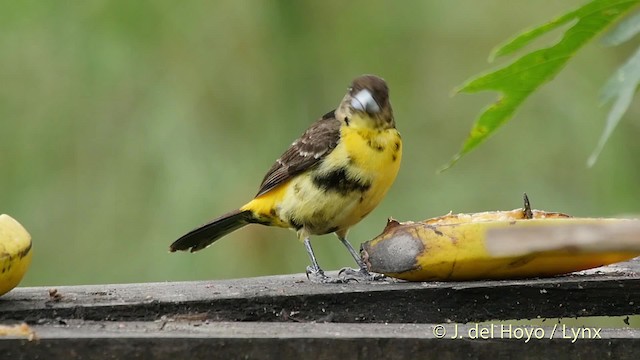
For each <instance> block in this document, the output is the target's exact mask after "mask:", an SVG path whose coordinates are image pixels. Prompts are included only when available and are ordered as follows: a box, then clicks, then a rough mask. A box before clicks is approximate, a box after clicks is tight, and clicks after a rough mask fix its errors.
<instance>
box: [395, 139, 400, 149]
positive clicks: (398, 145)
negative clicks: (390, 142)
mask: <svg viewBox="0 0 640 360" xmlns="http://www.w3.org/2000/svg"><path fill="white" fill-rule="evenodd" d="M394 145H395V146H396V151H398V150H400V141H396V143H395V144H394Z"/></svg>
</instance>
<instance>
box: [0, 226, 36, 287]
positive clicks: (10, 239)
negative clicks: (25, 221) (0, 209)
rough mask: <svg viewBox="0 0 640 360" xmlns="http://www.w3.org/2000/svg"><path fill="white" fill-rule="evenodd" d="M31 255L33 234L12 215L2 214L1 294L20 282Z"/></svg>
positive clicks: (0, 249) (0, 243)
mask: <svg viewBox="0 0 640 360" xmlns="http://www.w3.org/2000/svg"><path fill="white" fill-rule="evenodd" d="M31 255H32V251H31V235H29V233H28V232H27V230H25V228H24V227H22V225H20V223H19V222H17V221H16V220H14V219H13V218H12V217H11V216H9V215H5V214H3V215H0V295H3V294H5V293H8V292H9V291H10V290H11V289H13V288H14V287H16V286H17V285H18V284H19V283H20V280H22V277H23V276H24V274H25V273H26V272H27V269H28V268H29V265H30V264H31Z"/></svg>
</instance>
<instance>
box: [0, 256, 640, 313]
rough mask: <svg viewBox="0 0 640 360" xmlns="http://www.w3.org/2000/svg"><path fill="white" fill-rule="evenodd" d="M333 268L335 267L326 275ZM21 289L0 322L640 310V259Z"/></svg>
mask: <svg viewBox="0 0 640 360" xmlns="http://www.w3.org/2000/svg"><path fill="white" fill-rule="evenodd" d="M333 275H334V276H335V274H333ZM57 294H58V297H55V296H54V297H52V296H50V294H49V288H48V287H34V288H19V289H15V290H14V291H12V292H10V293H9V294H7V295H5V296H3V297H0V321H2V320H5V321H6V320H21V321H28V322H29V323H36V324H37V323H47V322H52V321H53V322H55V321H56V319H59V318H62V319H83V320H96V321H99V320H111V321H152V320H157V319H160V318H162V317H163V316H165V317H175V316H176V315H185V314H192V315H193V314H195V316H199V317H201V318H202V319H210V320H213V321H267V322H272V321H318V322H343V323H358V322H362V323H368V322H371V323H442V322H458V323H466V322H472V321H486V320H493V319H528V318H538V317H542V318H552V317H578V316H601V315H610V316H614V315H630V314H640V261H638V260H637V259H636V260H634V261H631V262H627V263H623V264H619V265H617V266H609V267H606V268H600V269H599V270H597V271H591V272H588V273H581V274H572V275H568V276H562V277H556V278H547V279H531V280H515V281H513V280H510V281H475V282H457V283H443V282H425V283H406V282H392V283H387V282H383V283H349V284H312V283H309V282H308V281H307V280H306V278H305V277H304V275H302V274H297V275H282V276H269V277H259V278H250V279H235V280H219V281H200V282H174V283H147V284H122V285H90V286H61V287H57Z"/></svg>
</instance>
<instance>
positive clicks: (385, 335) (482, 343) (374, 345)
mask: <svg viewBox="0 0 640 360" xmlns="http://www.w3.org/2000/svg"><path fill="white" fill-rule="evenodd" d="M436 326H437V325H434V324H334V323H261V322H258V323H230V322H219V323H218V322H208V323H207V322H203V321H199V320H195V321H175V322H166V321H156V322H126V323H122V322H98V323H92V322H82V321H78V322H74V321H70V322H68V323H66V324H64V325H60V324H59V325H53V324H49V325H44V326H34V327H33V328H34V330H35V331H36V333H37V335H38V338H39V340H34V341H28V340H25V339H19V338H11V339H3V340H0V354H2V355H3V357H2V358H6V359H31V358H44V359H58V358H59V359H78V358H91V359H114V358H148V357H153V358H155V359H172V360H173V359H176V358H178V359H187V358H203V359H208V358H212V357H214V358H224V359H227V358H229V359H231V358H240V357H242V358H249V359H251V358H260V359H301V358H308V357H309V356H311V357H312V358H314V359H336V358H357V359H377V358H386V359H406V358H416V357H418V358H425V359H459V358H461V357H465V355H466V356H468V355H470V354H473V357H474V358H485V357H492V358H495V357H496V356H500V354H503V355H513V354H515V353H517V354H518V358H519V359H520V358H521V359H533V358H536V359H538V358H551V357H552V356H554V355H555V354H556V353H558V352H560V351H562V352H563V353H565V354H567V355H568V357H567V358H577V359H580V358H585V359H586V358H590V359H591V358H597V359H635V357H636V356H637V354H638V352H639V351H640V341H637V339H638V338H640V330H638V329H601V330H600V331H599V332H598V333H597V336H596V335H595V334H596V333H595V332H591V333H589V334H588V336H584V335H583V336H581V337H580V336H579V337H577V338H576V339H575V340H574V337H575V336H573V335H570V334H568V333H567V331H566V330H565V333H563V332H562V330H561V329H560V328H558V329H556V330H555V332H552V331H553V328H552V326H546V327H545V328H540V329H542V330H536V331H537V333H538V334H537V335H535V336H533V335H532V336H531V337H530V338H529V339H527V337H526V336H525V335H522V334H525V331H524V329H523V331H522V332H518V331H517V330H515V329H516V328H515V327H512V328H509V331H505V330H499V329H497V325H495V326H496V330H495V332H494V334H493V336H489V335H488V333H487V334H486V335H485V336H484V337H483V338H474V337H475V336H476V335H473V334H474V333H473V329H474V327H476V325H459V328H458V335H459V336H462V337H463V338H462V339H460V338H456V339H452V338H451V336H452V335H451V334H452V332H453V330H454V328H453V326H454V325H453V324H448V325H447V326H448V329H449V331H450V334H449V335H448V336H445V337H444V338H441V339H439V338H436V336H435V335H434V328H435V327H436ZM480 326H484V327H485V328H486V327H487V326H489V325H487V324H481V325H480ZM476 329H477V328H476ZM529 329H536V328H529ZM572 329H573V330H574V332H576V333H577V332H579V328H572ZM514 330H515V331H514ZM531 332H533V331H531ZM469 334H471V338H469ZM475 334H478V331H477V330H476V332H475ZM519 334H520V335H519ZM583 334H586V333H584V332H583ZM541 335H542V336H541ZM536 337H541V338H539V339H538V338H536ZM417 355H418V356H417Z"/></svg>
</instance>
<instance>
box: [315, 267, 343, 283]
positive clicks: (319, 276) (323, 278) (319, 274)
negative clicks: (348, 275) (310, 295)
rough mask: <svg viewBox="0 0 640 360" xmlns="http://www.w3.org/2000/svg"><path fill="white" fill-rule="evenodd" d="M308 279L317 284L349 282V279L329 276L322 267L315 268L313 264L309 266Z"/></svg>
mask: <svg viewBox="0 0 640 360" xmlns="http://www.w3.org/2000/svg"><path fill="white" fill-rule="evenodd" d="M307 279H309V281H311V282H312V283H316V284H344V283H346V282H349V280H348V279H343V278H331V277H328V276H327V275H325V274H324V271H322V269H318V268H314V267H313V266H307Z"/></svg>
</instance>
